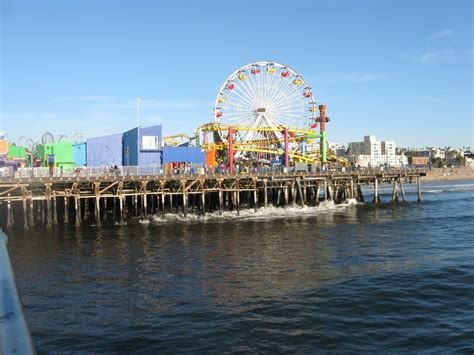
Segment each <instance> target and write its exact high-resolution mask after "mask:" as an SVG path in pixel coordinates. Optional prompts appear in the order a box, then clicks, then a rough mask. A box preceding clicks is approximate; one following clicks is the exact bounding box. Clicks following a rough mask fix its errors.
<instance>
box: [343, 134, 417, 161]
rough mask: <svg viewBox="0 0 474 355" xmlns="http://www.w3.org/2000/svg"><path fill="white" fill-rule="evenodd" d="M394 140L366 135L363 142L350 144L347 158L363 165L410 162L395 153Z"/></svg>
mask: <svg viewBox="0 0 474 355" xmlns="http://www.w3.org/2000/svg"><path fill="white" fill-rule="evenodd" d="M395 151H396V146H395V142H394V141H378V140H376V139H375V136H372V135H370V136H365V137H364V141H362V142H351V143H349V145H348V150H347V159H348V160H349V161H350V162H352V163H354V164H357V165H359V166H362V167H378V166H395V167H396V166H403V165H406V164H407V163H408V161H407V159H406V157H405V156H404V155H403V154H401V155H397V154H396V153H395Z"/></svg>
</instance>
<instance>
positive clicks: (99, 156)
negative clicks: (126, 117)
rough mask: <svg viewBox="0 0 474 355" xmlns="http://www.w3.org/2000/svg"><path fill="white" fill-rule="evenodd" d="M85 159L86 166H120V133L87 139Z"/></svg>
mask: <svg viewBox="0 0 474 355" xmlns="http://www.w3.org/2000/svg"><path fill="white" fill-rule="evenodd" d="M86 158H87V166H114V165H117V166H120V165H122V133H117V134H111V135H108V136H102V137H95V138H88V139H87V140H86Z"/></svg>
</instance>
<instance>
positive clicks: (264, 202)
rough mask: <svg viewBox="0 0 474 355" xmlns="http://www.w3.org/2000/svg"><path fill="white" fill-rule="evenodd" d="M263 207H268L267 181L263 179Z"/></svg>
mask: <svg viewBox="0 0 474 355" xmlns="http://www.w3.org/2000/svg"><path fill="white" fill-rule="evenodd" d="M263 206H264V207H265V208H267V207H268V190H267V179H263Z"/></svg>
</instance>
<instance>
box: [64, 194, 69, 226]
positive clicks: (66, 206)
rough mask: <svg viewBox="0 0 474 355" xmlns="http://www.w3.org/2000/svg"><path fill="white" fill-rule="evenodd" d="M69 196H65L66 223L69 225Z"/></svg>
mask: <svg viewBox="0 0 474 355" xmlns="http://www.w3.org/2000/svg"><path fill="white" fill-rule="evenodd" d="M68 200H69V196H67V195H64V223H69V205H68V202H69V201H68Z"/></svg>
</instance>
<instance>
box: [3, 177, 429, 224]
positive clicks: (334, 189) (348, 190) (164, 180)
mask: <svg viewBox="0 0 474 355" xmlns="http://www.w3.org/2000/svg"><path fill="white" fill-rule="evenodd" d="M422 176H424V174H423V173H422V172H420V171H404V170H401V171H390V170H389V171H383V172H381V171H379V172H375V173H373V172H367V173H364V172H357V173H351V172H348V173H344V172H341V173H338V172H327V173H283V174H264V175H250V174H248V175H246V174H238V175H196V176H191V175H180V176H177V177H176V176H129V177H128V176H127V177H125V176H101V177H97V178H94V179H90V178H88V177H82V178H81V177H74V178H70V179H67V178H66V179H65V178H27V179H18V178H16V179H14V178H11V179H4V180H3V181H2V183H1V184H0V205H1V204H2V203H3V206H6V208H5V207H4V208H0V213H3V214H4V215H5V217H4V219H3V220H4V221H5V222H6V225H7V226H12V225H13V223H14V216H13V214H14V210H15V213H16V211H18V212H19V213H21V212H22V213H23V217H22V218H18V219H16V218H15V219H16V220H18V221H19V222H20V223H21V222H22V223H23V226H24V227H25V228H28V227H31V226H33V225H34V224H35V212H36V216H38V218H41V221H42V223H46V225H48V226H49V227H51V226H52V225H53V224H56V223H59V219H58V216H59V217H61V218H60V220H61V222H64V223H69V219H70V217H71V218H72V217H73V216H74V224H75V225H76V226H77V227H79V226H80V225H81V223H82V222H83V220H84V221H88V220H91V221H93V222H95V224H96V225H97V226H100V225H101V224H104V223H105V222H106V220H107V214H108V213H111V214H112V215H113V218H112V220H113V221H117V220H118V222H119V224H125V222H126V217H127V212H130V214H135V215H136V216H138V215H140V216H141V218H147V217H148V215H149V214H150V213H151V214H155V213H159V214H161V217H162V218H164V217H165V213H176V212H178V213H183V214H184V215H185V216H187V215H189V214H190V213H193V211H198V213H200V214H201V215H202V216H205V214H206V213H207V212H213V211H219V214H223V212H224V211H226V210H232V211H234V212H236V213H237V214H239V213H240V210H241V209H242V208H252V209H253V210H255V211H257V210H258V208H261V207H263V208H268V207H269V206H271V205H275V206H277V207H281V206H288V205H293V206H296V205H297V204H298V205H300V206H301V207H304V206H316V205H318V204H319V202H320V200H321V199H322V200H324V201H327V200H331V201H334V203H341V202H343V201H345V200H348V199H356V200H357V201H359V202H363V201H364V196H363V193H362V185H373V188H374V200H373V202H374V203H379V202H380V195H379V185H380V184H384V185H388V184H392V185H393V190H392V202H394V203H395V202H397V201H398V199H399V193H401V199H402V200H403V201H406V194H405V190H404V184H406V183H416V184H417V188H418V196H417V197H418V201H419V202H421V186H420V178H421V177H422ZM321 190H322V191H323V197H322V198H321ZM70 198H72V199H73V200H72V199H71V200H70ZM58 199H59V201H58ZM155 199H156V200H155ZM35 201H36V202H35ZM18 202H21V203H20V204H19V206H18V208H15V209H14V208H13V205H15V206H16V204H17V203H18ZM69 202H71V204H69ZM35 204H36V208H35ZM70 205H72V206H71V211H70V210H69V207H70ZM92 212H93V213H94V217H95V218H94V217H92ZM69 213H71V216H70V215H69ZM89 214H91V216H90V217H89ZM62 216H64V217H63V218H62ZM20 217H21V216H20ZM38 220H39V219H38Z"/></svg>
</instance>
